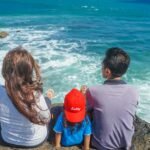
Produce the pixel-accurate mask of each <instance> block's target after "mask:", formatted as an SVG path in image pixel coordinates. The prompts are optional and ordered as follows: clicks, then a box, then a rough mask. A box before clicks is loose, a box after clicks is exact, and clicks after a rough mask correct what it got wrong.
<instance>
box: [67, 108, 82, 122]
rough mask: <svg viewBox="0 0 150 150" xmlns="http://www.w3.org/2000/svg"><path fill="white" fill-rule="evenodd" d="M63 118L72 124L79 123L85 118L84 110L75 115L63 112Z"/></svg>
mask: <svg viewBox="0 0 150 150" xmlns="http://www.w3.org/2000/svg"><path fill="white" fill-rule="evenodd" d="M65 117H66V119H67V121H69V122H72V123H77V122H81V121H83V119H84V118H85V109H83V110H81V111H79V112H76V113H74V112H70V111H67V110H65Z"/></svg>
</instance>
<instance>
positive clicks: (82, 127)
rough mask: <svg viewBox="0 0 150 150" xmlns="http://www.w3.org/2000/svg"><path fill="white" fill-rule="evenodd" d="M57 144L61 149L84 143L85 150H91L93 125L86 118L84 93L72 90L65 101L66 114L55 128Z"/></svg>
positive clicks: (60, 117)
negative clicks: (61, 146)
mask: <svg viewBox="0 0 150 150" xmlns="http://www.w3.org/2000/svg"><path fill="white" fill-rule="evenodd" d="M54 131H55V132H56V136H55V142H56V143H55V144H56V147H60V143H61V145H63V146H73V145H79V144H82V143H83V142H84V150H86V149H89V145H90V135H91V123H90V120H89V118H88V116H86V100H85V96H84V95H83V93H81V92H80V91H78V90H77V89H72V90H71V91H70V92H69V93H68V94H67V95H66V96H65V100H64V112H63V113H61V114H60V115H59V117H58V119H57V122H56V124H55V126H54Z"/></svg>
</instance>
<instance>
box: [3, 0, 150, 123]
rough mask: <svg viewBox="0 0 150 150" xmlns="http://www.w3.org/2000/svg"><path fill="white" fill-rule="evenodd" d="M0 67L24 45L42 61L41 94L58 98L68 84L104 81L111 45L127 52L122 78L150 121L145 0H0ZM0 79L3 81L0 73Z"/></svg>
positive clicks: (149, 10)
mask: <svg viewBox="0 0 150 150" xmlns="http://www.w3.org/2000/svg"><path fill="white" fill-rule="evenodd" d="M0 31H6V32H8V33H9V36H8V37H6V38H4V39H0V54H1V57H0V64H1V65H0V70H1V68H2V61H3V58H4V56H5V55H6V53H7V52H8V51H9V50H11V49H13V48H15V47H17V46H20V45H21V46H23V47H24V48H26V49H27V50H29V51H30V52H31V53H32V55H33V57H34V58H35V59H36V60H37V62H38V63H39V64H40V66H41V72H42V77H43V85H44V93H45V92H46V90H47V89H48V88H53V89H54V90H55V93H56V96H55V98H54V99H53V103H58V102H63V99H64V95H65V94H66V93H67V92H68V91H69V90H70V89H72V88H74V87H77V88H80V86H81V85H83V84H86V85H87V86H92V85H96V84H103V82H104V79H103V78H102V76H101V61H102V60H103V57H104V54H105V51H106V50H107V49H108V48H110V47H120V48H123V49H124V50H126V51H127V52H128V53H129V55H130V57H131V65H130V67H129V69H128V72H127V73H126V74H125V75H124V76H123V79H124V80H125V81H127V82H128V83H129V84H131V85H133V86H135V88H137V90H138V91H139V93H140V100H139V105H138V110H137V114H138V116H140V117H141V118H142V119H144V120H146V121H148V122H150V107H149V106H150V67H149V66H150V58H149V57H150V44H149V41H150V1H149V0H78V1H74V0H69V1H68V0H55V1H52V0H45V1H43V0H1V1H0ZM0 84H4V80H3V78H2V75H1V74H0Z"/></svg>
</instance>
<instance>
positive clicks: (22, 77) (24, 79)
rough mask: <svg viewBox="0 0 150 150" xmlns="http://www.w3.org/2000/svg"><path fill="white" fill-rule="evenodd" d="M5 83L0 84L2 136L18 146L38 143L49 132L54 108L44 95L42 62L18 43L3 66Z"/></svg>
mask: <svg viewBox="0 0 150 150" xmlns="http://www.w3.org/2000/svg"><path fill="white" fill-rule="evenodd" d="M2 75H3V77H4V79H5V87H3V86H0V123H1V133H0V135H1V138H2V139H1V140H2V141H3V143H5V144H7V145H10V146H15V147H36V146H38V145H40V144H42V143H43V142H44V141H45V140H46V138H47V135H48V131H47V124H48V123H49V121H50V112H49V110H48V107H47V105H46V102H45V99H44V97H43V95H42V83H41V76H40V70H39V66H38V64H37V63H36V61H35V60H34V58H33V57H32V56H31V54H30V53H29V52H28V51H26V50H25V49H23V48H22V47H17V48H15V49H13V50H11V51H9V52H8V53H7V54H6V56H5V58H4V60H3V66H2Z"/></svg>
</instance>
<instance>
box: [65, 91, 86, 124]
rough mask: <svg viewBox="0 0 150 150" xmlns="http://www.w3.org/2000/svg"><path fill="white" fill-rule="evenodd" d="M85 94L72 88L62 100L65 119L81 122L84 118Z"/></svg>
mask: <svg viewBox="0 0 150 150" xmlns="http://www.w3.org/2000/svg"><path fill="white" fill-rule="evenodd" d="M85 105H86V103H85V96H84V95H83V94H82V93H81V92H80V91H79V90H77V89H72V90H71V91H70V92H69V93H68V94H67V95H66V96H65V101H64V112H65V117H66V119H67V121H69V122H72V123H77V122H81V121H82V120H83V119H84V118H85V107H86V106H85Z"/></svg>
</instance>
